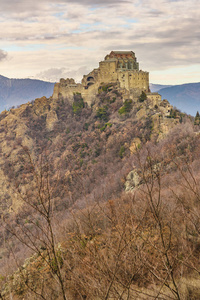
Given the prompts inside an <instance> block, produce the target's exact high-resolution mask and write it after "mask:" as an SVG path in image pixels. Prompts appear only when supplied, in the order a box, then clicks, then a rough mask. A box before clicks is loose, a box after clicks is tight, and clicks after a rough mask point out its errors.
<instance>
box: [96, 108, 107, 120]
mask: <svg viewBox="0 0 200 300" xmlns="http://www.w3.org/2000/svg"><path fill="white" fill-rule="evenodd" d="M96 118H99V119H100V120H103V121H107V120H108V107H107V105H104V106H103V107H99V108H98V109H97V113H96Z"/></svg>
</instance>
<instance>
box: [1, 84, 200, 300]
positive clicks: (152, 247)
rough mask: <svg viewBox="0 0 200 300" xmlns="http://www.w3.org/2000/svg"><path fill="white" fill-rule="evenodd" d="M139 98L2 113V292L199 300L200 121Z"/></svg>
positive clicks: (106, 96)
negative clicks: (90, 104)
mask: <svg viewBox="0 0 200 300" xmlns="http://www.w3.org/2000/svg"><path fill="white" fill-rule="evenodd" d="M140 100H141V99H140ZM140 100H139V99H138V101H137V102H133V101H131V100H130V99H127V100H126V101H125V102H123V100H122V95H121V94H120V90H119V89H118V88H117V85H109V89H108V88H106V86H102V87H101V88H100V89H99V94H98V96H97V98H96V101H95V103H94V104H93V105H92V107H88V106H87V104H86V103H84V102H83V99H82V97H81V95H80V94H78V93H77V94H74V104H73V105H70V104H69V102H68V101H67V99H64V98H62V97H59V98H58V99H56V100H55V99H54V100H53V99H52V98H49V99H48V98H45V97H43V98H41V99H36V100H35V101H34V103H29V104H25V105H22V106H21V107H20V108H18V109H11V111H10V112H3V113H2V114H1V115H0V138H1V143H0V148H1V153H0V164H1V171H0V172H1V179H2V181H1V182H0V187H1V216H2V218H1V227H0V234H1V237H2V239H1V244H0V253H1V260H0V269H1V273H0V275H1V277H0V279H1V286H2V289H1V297H2V299H5V300H7V299H10V297H13V299H151V297H152V298H154V299H155V298H157V299H198V298H199V295H200V290H199V281H200V280H199V271H200V261H199V255H198V250H199V238H200V237H199V224H200V223H199V222H200V219H199V216H200V211H199V210H200V206H199V203H200V202H199V200H200V194H199V178H200V176H199V175H200V174H199V172H200V171H199V170H200V168H199V167H200V160H199V147H200V135H199V124H198V123H199V122H197V120H194V119H192V118H189V117H188V116H187V115H185V114H182V113H180V112H179V111H178V110H176V109H174V108H173V107H171V106H170V105H169V103H168V102H167V101H162V102H161V104H160V105H156V106H155V105H152V103H151V102H150V101H149V100H148V99H145V97H142V101H140ZM194 122H195V124H194ZM25 258H27V259H26V261H25V262H24V259H25ZM7 275H9V277H7Z"/></svg>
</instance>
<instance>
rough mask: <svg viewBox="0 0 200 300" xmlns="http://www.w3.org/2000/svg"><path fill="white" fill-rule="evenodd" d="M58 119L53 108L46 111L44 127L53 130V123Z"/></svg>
mask: <svg viewBox="0 0 200 300" xmlns="http://www.w3.org/2000/svg"><path fill="white" fill-rule="evenodd" d="M57 121H58V117H57V114H56V112H55V110H51V111H49V112H48V113H47V118H46V127H47V129H48V130H50V131H51V130H53V128H54V124H55V123H56V122H57Z"/></svg>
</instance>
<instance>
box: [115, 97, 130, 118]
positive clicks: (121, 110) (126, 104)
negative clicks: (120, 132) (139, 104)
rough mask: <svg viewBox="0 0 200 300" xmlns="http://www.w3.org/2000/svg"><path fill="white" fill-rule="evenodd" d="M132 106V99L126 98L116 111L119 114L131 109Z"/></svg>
mask: <svg viewBox="0 0 200 300" xmlns="http://www.w3.org/2000/svg"><path fill="white" fill-rule="evenodd" d="M132 107H133V101H132V100H128V99H127V100H125V102H124V105H123V106H122V107H121V108H120V109H119V110H118V113H119V114H120V115H123V114H127V113H129V112H130V111H131V109H132Z"/></svg>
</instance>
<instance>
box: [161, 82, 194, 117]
mask: <svg viewBox="0 0 200 300" xmlns="http://www.w3.org/2000/svg"><path fill="white" fill-rule="evenodd" d="M158 93H159V94H161V95H162V99H167V100H168V101H169V102H170V104H172V105H173V106H176V107H177V108H178V109H180V110H181V111H182V112H186V113H187V114H190V115H192V116H195V115H196V112H197V111H200V82H197V83H188V84H182V85H174V86H170V87H165V88H161V89H160V90H158Z"/></svg>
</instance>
